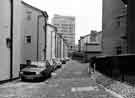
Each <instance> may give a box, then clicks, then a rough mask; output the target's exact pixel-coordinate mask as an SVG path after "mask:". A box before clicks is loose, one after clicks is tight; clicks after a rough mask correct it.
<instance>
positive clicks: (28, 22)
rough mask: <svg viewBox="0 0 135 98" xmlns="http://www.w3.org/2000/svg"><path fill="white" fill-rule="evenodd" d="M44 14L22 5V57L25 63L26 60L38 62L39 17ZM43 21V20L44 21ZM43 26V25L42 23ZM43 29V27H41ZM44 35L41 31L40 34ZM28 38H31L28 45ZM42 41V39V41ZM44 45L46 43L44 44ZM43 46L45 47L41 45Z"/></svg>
mask: <svg viewBox="0 0 135 98" xmlns="http://www.w3.org/2000/svg"><path fill="white" fill-rule="evenodd" d="M41 15H42V13H41V12H40V11H38V10H36V9H35V8H33V7H30V6H27V4H24V3H22V16H23V17H22V24H21V27H22V28H21V32H22V51H21V52H22V53H21V54H22V57H23V63H26V60H31V61H37V60H38V58H37V53H38V52H39V51H38V48H37V44H38V42H37V38H38V32H39V30H38V27H39V25H38V16H41ZM42 21H43V20H42ZM40 23H41V25H42V24H43V23H42V22H40ZM41 28H42V27H41ZM41 32H42V33H43V31H42V30H40V33H41ZM26 36H31V43H27V41H26ZM39 40H40V39H39ZM41 40H42V39H41ZM43 43H44V42H43ZM41 45H43V44H42V43H41Z"/></svg>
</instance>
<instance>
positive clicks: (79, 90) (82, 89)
mask: <svg viewBox="0 0 135 98" xmlns="http://www.w3.org/2000/svg"><path fill="white" fill-rule="evenodd" d="M71 91H72V92H84V91H99V89H98V87H97V86H93V87H92V86H88V87H73V88H71Z"/></svg>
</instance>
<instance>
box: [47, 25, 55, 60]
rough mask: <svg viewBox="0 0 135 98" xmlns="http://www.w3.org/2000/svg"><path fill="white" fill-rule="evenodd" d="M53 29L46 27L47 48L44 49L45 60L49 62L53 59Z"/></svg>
mask: <svg viewBox="0 0 135 98" xmlns="http://www.w3.org/2000/svg"><path fill="white" fill-rule="evenodd" d="M55 33H56V32H55V28H54V27H53V26H50V25H47V34H46V35H47V41H46V44H47V46H46V47H47V48H46V59H47V60H50V59H52V58H55Z"/></svg>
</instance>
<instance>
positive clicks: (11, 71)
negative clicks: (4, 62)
mask: <svg viewBox="0 0 135 98" xmlns="http://www.w3.org/2000/svg"><path fill="white" fill-rule="evenodd" d="M13 3H14V2H13V0H10V4H11V10H10V11H11V17H10V39H11V42H10V44H11V47H10V80H12V78H13V21H14V4H13Z"/></svg>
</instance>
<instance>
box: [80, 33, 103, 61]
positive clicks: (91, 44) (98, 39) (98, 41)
mask: <svg viewBox="0 0 135 98" xmlns="http://www.w3.org/2000/svg"><path fill="white" fill-rule="evenodd" d="M78 48H79V49H78V50H79V52H82V53H84V54H86V55H87V56H88V58H90V57H92V56H96V55H101V53H102V32H97V31H91V33H90V34H88V35H85V36H81V37H80V40H79V44H78Z"/></svg>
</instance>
